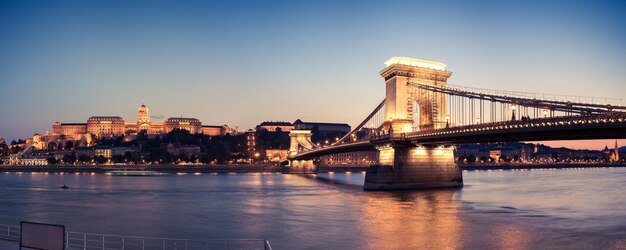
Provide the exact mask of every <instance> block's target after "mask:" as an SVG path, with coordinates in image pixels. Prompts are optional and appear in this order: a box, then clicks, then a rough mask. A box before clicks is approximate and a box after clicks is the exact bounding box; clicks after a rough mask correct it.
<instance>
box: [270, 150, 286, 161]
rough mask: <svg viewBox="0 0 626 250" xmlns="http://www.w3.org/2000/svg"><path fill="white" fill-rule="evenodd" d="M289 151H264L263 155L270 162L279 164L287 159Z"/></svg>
mask: <svg viewBox="0 0 626 250" xmlns="http://www.w3.org/2000/svg"><path fill="white" fill-rule="evenodd" d="M288 153H289V150H287V149H266V150H265V155H267V159H268V160H269V161H271V162H281V161H284V160H286V159H287V155H288Z"/></svg>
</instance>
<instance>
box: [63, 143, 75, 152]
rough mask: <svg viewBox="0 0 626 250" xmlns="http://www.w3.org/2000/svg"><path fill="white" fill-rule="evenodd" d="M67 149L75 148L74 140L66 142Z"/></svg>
mask: <svg viewBox="0 0 626 250" xmlns="http://www.w3.org/2000/svg"><path fill="white" fill-rule="evenodd" d="M65 149H68V150H72V149H74V142H72V141H67V142H65Z"/></svg>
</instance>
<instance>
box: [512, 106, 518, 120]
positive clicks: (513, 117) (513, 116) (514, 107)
mask: <svg viewBox="0 0 626 250" xmlns="http://www.w3.org/2000/svg"><path fill="white" fill-rule="evenodd" d="M515 109H517V106H516V105H512V106H511V110H512V111H513V115H512V116H511V120H512V121H515Z"/></svg>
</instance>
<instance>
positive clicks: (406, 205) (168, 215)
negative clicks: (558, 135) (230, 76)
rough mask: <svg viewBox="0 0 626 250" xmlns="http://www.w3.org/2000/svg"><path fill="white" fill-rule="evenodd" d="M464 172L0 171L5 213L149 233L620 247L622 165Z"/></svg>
mask: <svg viewBox="0 0 626 250" xmlns="http://www.w3.org/2000/svg"><path fill="white" fill-rule="evenodd" d="M463 174H464V178H465V183H466V187H464V188H462V189H447V190H436V191H433V190H431V191H413V192H407V191H405V192H364V191H362V183H363V178H364V175H363V173H362V172H352V173H349V174H343V173H332V174H320V175H318V176H315V177H302V176H296V175H281V174H219V175H210V174H202V175H194V174H187V175H177V174H172V175H168V176H158V177H130V176H111V175H102V174H95V175H91V173H88V174H78V175H75V174H64V175H60V174H48V175H46V174H29V173H20V174H18V173H3V174H0V201H2V205H1V206H0V223H3V224H17V223H18V222H19V221H20V220H31V221H39V222H46V223H58V224H65V225H66V226H67V227H68V228H69V229H70V230H73V231H84V232H93V233H107V234H125V235H140V236H154V237H177V238H193V239H220V238H268V239H270V242H271V243H272V246H273V247H274V248H275V249H294V248H297V249H301V248H316V247H317V248H323V249H416V248H418V249H458V248H499V249H527V248H622V247H626V242H625V241H624V239H626V209H624V208H626V198H625V195H623V191H624V190H626V168H613V169H571V170H534V171H466V172H464V173H463ZM62 185H67V186H69V187H70V189H67V190H62V189H60V187H61V186H62Z"/></svg>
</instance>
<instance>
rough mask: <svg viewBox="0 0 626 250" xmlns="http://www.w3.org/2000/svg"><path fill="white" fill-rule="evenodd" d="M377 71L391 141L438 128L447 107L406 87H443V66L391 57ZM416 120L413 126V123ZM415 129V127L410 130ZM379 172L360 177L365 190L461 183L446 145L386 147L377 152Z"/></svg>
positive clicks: (436, 96)
mask: <svg viewBox="0 0 626 250" xmlns="http://www.w3.org/2000/svg"><path fill="white" fill-rule="evenodd" d="M385 65H386V67H385V68H384V69H383V70H381V71H380V75H381V76H382V77H383V78H384V79H385V88H386V99H385V100H386V102H385V122H384V123H383V129H385V131H388V132H391V133H392V134H393V135H399V134H402V133H409V132H413V130H414V128H416V129H419V130H431V129H435V128H444V127H445V126H446V123H447V117H448V114H447V103H446V101H445V98H443V96H441V94H438V93H426V92H421V91H419V90H417V88H413V87H412V85H411V83H421V84H429V85H436V86H446V84H447V80H448V78H449V77H450V76H451V75H452V72H449V71H446V70H445V67H446V65H445V64H443V63H440V62H433V61H427V60H421V59H413V58H407V57H392V58H390V59H389V60H387V61H386V62H385ZM414 116H419V120H417V119H415V118H417V117H414ZM414 123H417V124H414ZM378 151H379V161H380V166H378V167H377V168H376V169H371V170H370V171H368V172H367V174H366V177H365V189H368V190H392V189H421V188H439V187H460V186H462V185H463V177H462V174H461V170H460V168H459V167H458V166H457V165H456V164H455V163H454V155H453V147H451V146H449V145H436V144H435V145H433V144H431V145H415V144H412V143H408V142H393V140H392V142H390V143H388V144H385V145H380V146H378Z"/></svg>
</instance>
